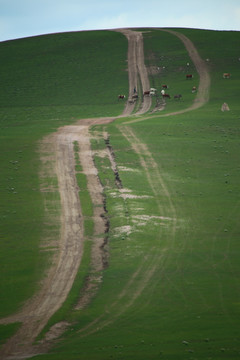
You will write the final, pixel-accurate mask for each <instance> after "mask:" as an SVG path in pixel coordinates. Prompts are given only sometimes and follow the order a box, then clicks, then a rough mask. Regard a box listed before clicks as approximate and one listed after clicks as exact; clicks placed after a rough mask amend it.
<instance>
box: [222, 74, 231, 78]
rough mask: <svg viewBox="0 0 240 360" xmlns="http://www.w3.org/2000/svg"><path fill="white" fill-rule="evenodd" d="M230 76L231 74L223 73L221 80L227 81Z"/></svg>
mask: <svg viewBox="0 0 240 360" xmlns="http://www.w3.org/2000/svg"><path fill="white" fill-rule="evenodd" d="M230 76H231V74H229V73H224V74H223V78H224V79H229V78H230Z"/></svg>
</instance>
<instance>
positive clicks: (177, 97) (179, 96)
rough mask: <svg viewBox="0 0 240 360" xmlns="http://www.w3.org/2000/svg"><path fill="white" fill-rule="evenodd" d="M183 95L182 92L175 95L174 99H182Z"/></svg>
mask: <svg viewBox="0 0 240 360" xmlns="http://www.w3.org/2000/svg"><path fill="white" fill-rule="evenodd" d="M181 97H182V95H181V94H178V95H174V99H178V100H180V99H181Z"/></svg>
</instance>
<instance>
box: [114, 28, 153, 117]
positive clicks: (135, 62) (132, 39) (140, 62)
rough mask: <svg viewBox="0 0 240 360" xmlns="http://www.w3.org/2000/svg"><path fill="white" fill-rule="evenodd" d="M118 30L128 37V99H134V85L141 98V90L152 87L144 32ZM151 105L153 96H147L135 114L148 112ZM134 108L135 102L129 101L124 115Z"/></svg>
mask: <svg viewBox="0 0 240 360" xmlns="http://www.w3.org/2000/svg"><path fill="white" fill-rule="evenodd" d="M116 31H118V32H121V33H122V34H124V35H125V36H126V37H127V39H128V80H129V94H128V100H131V99H132V95H133V94H134V87H135V88H136V90H137V91H138V95H139V99H141V95H142V94H139V91H142V92H143V91H145V90H149V89H150V82H149V79H148V73H147V68H146V66H145V64H144V50H143V36H142V33H141V32H139V31H132V30H128V29H118V30H116ZM138 77H139V78H140V81H141V85H142V89H138ZM151 105H152V99H151V96H145V97H144V99H143V102H142V104H141V107H140V109H139V110H138V111H137V112H136V113H135V115H141V114H144V113H146V112H147V111H148V110H149V109H150V107H151ZM133 110H134V104H131V103H130V102H129V101H128V102H127V104H126V107H125V109H124V111H123V114H122V115H123V116H128V115H130V114H131V113H132V111H133Z"/></svg>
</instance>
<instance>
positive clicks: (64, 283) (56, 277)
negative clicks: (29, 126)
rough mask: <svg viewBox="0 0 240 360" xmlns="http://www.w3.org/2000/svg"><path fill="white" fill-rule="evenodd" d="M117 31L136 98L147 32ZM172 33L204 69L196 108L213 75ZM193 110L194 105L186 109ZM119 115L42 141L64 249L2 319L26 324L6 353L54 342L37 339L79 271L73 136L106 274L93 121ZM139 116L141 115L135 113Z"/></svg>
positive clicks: (96, 267) (23, 353) (12, 355)
mask: <svg viewBox="0 0 240 360" xmlns="http://www.w3.org/2000/svg"><path fill="white" fill-rule="evenodd" d="M116 31H120V32H122V33H123V34H124V35H125V36H126V37H127V38H128V44H129V45H128V73H129V98H131V96H132V94H133V89H134V87H138V84H139V79H140V81H141V88H142V89H141V90H142V91H144V90H146V89H149V87H150V84H149V80H148V75H147V70H146V67H145V65H144V53H143V38H142V33H141V32H137V31H131V30H127V29H122V30H121V29H117V30H116ZM172 33H173V35H176V36H178V37H179V38H180V39H181V40H182V41H183V42H184V44H185V46H186V48H187V49H188V51H189V54H190V56H191V57H192V60H193V62H194V63H195V65H196V68H197V71H198V72H199V75H200V85H199V90H198V95H197V100H196V102H195V103H194V104H193V106H192V107H191V110H192V109H194V108H197V107H199V106H201V105H203V104H204V103H205V102H206V101H208V89H209V86H210V80H209V75H208V72H207V69H206V66H205V64H204V62H203V61H202V60H201V58H200V57H199V55H198V53H197V51H196V49H195V48H194V46H193V44H192V43H191V42H190V40H189V39H187V38H186V37H185V36H183V35H181V34H179V33H176V32H172ZM150 107H151V98H150V97H148V98H145V99H144V101H143V104H142V106H141V107H140V109H139V111H138V112H137V113H136V114H135V115H141V114H144V113H146V112H147V111H148V110H149V109H150ZM133 109H134V104H130V102H129V101H127V103H126V107H125V109H124V111H123V114H122V115H121V116H127V115H130V114H131V113H132V111H133ZM189 110H190V108H189V109H186V110H185V111H189ZM177 113H179V112H177ZM177 113H176V114H177ZM174 114H175V113H174ZM172 115H173V114H172ZM114 119H115V118H114V117H109V118H99V119H96V118H95V119H85V120H80V121H79V123H77V124H75V125H72V126H66V127H62V128H60V129H59V130H58V131H57V133H55V134H53V135H50V136H48V137H46V138H45V139H44V140H43V147H45V146H47V147H48V151H49V152H51V153H52V154H54V157H53V160H52V161H53V162H52V164H53V165H54V166H53V172H54V173H55V174H56V175H57V178H58V188H59V193H60V197H61V233H60V238H59V245H58V248H59V250H58V252H57V253H56V255H55V256H54V257H53V264H52V265H51V267H50V268H49V271H48V274H47V275H46V277H45V279H44V280H43V281H42V284H41V288H40V290H39V292H38V293H37V294H36V295H35V296H34V297H33V298H32V299H30V300H29V301H28V302H27V303H26V305H25V306H24V307H23V309H22V311H21V312H20V313H18V314H15V315H13V316H10V317H8V318H6V319H2V320H1V323H9V322H16V321H21V322H22V326H21V328H20V329H19V330H18V331H17V333H16V334H15V335H14V336H13V337H12V338H11V339H9V341H8V342H7V343H6V344H5V345H4V346H3V347H2V349H1V351H0V356H1V359H26V358H28V357H31V356H33V355H34V354H39V353H41V352H45V351H46V350H47V349H48V346H49V344H48V342H47V341H45V342H43V343H42V344H40V345H38V346H34V345H32V344H33V342H34V340H35V339H36V337H37V336H38V334H39V333H40V331H41V330H42V329H43V328H44V326H45V325H46V323H47V321H48V320H49V319H50V317H51V316H52V315H53V314H54V313H55V312H56V311H57V309H59V308H60V307H61V305H62V304H63V302H64V301H65V299H66V297H67V295H68V293H69V291H70V289H71V287H72V284H73V282H74V279H75V276H76V274H77V271H78V268H79V265H80V262H81V258H82V253H83V243H84V236H83V216H82V211H81V204H80V201H79V195H78V191H79V189H78V186H77V183H76V178H75V164H74V149H73V142H74V141H77V142H78V144H79V158H80V162H81V165H82V168H83V172H84V173H85V174H86V176H87V181H88V189H89V193H90V195H91V198H92V201H93V204H94V205H97V206H94V222H95V226H94V235H95V236H94V241H93V250H92V259H91V264H92V273H93V274H94V276H96V274H98V275H97V276H98V277H99V278H98V280H99V281H100V280H101V271H102V270H103V269H104V266H105V262H106V255H104V254H105V253H106V252H105V253H104V252H103V249H104V232H105V227H106V224H105V222H104V219H103V216H102V214H103V212H104V208H103V198H102V188H101V184H100V183H99V180H98V176H97V170H96V168H95V166H94V163H93V154H92V150H91V146H90V135H89V127H90V126H92V125H94V124H107V123H109V122H112V121H114ZM134 121H139V120H138V119H137V118H136V120H134ZM133 136H134V135H133V134H132V137H133ZM149 273H150V272H149ZM95 280H96V278H95ZM92 290H93V289H92V287H91V281H89V288H88V289H86V293H85V296H83V297H82V298H81V299H80V300H79V304H78V308H82V307H84V306H85V305H87V303H88V302H89V301H90V300H91V294H92V293H93V292H94V291H97V288H95V289H94V291H92ZM65 325H66V326H67V324H63V331H64V328H65V327H64V326H65ZM53 337H54V336H53Z"/></svg>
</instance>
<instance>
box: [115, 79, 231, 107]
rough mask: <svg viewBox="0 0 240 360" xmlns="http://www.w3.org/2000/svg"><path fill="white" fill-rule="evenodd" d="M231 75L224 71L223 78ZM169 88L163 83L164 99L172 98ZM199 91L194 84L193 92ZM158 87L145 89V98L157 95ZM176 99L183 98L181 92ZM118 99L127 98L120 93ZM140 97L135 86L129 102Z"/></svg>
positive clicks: (162, 95) (162, 94)
mask: <svg viewBox="0 0 240 360" xmlns="http://www.w3.org/2000/svg"><path fill="white" fill-rule="evenodd" d="M230 76H231V74H230V73H223V78H224V79H229V78H230ZM192 79H193V74H187V75H186V80H192ZM167 89H168V85H166V84H163V85H162V90H161V97H162V99H171V96H170V95H169V94H167V93H166V92H165V91H166V90H167ZM196 91H197V87H196V86H193V87H192V93H195V92H196ZM157 95H158V94H157V89H154V88H150V89H149V90H145V91H143V99H144V97H145V96H157ZM173 98H174V99H175V100H180V99H182V95H181V94H176V95H174V97H173ZM118 99H125V95H118ZM137 99H138V94H137V90H136V87H135V88H134V94H133V95H132V97H131V98H129V100H128V101H129V103H131V104H133V103H134V102H135V101H136V100H137Z"/></svg>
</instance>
